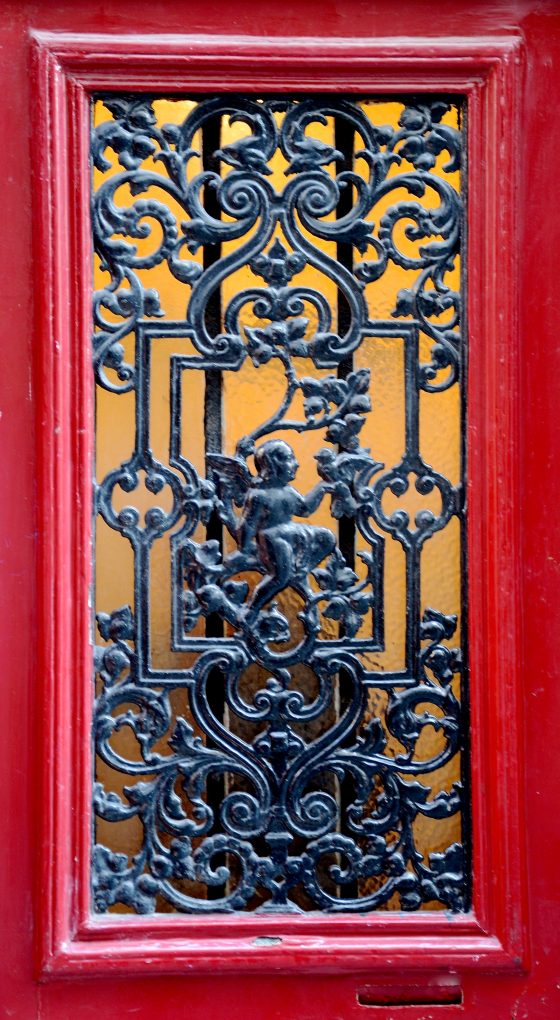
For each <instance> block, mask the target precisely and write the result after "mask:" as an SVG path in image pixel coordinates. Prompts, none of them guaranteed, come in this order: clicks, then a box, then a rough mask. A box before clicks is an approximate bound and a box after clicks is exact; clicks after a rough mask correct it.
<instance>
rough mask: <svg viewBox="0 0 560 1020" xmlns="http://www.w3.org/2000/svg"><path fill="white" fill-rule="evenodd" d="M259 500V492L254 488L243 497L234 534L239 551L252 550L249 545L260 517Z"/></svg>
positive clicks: (246, 551)
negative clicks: (239, 517)
mask: <svg viewBox="0 0 560 1020" xmlns="http://www.w3.org/2000/svg"><path fill="white" fill-rule="evenodd" d="M261 502H262V501H261V493H260V492H258V491H255V490H254V489H250V490H249V492H248V493H247V496H246V498H245V503H244V505H243V514H242V517H241V521H240V523H239V527H238V529H237V533H236V535H235V536H234V537H235V538H236V540H237V544H238V546H239V551H240V552H243V553H248V552H251V551H252V550H251V545H252V543H253V540H254V538H255V535H256V533H257V529H258V526H259V520H260V517H261V511H262V505H261Z"/></svg>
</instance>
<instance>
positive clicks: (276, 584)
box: [245, 535, 294, 624]
mask: <svg viewBox="0 0 560 1020" xmlns="http://www.w3.org/2000/svg"><path fill="white" fill-rule="evenodd" d="M262 538H263V539H264V542H263V544H264V549H263V552H264V555H263V560H264V562H265V565H266V566H267V567H269V569H270V573H268V574H266V575H265V577H263V579H262V581H260V582H259V584H258V585H257V587H256V588H255V590H254V592H253V597H252V599H251V601H250V603H249V606H248V609H247V616H246V617H245V623H246V624H250V623H253V622H254V620H255V618H256V616H257V614H258V613H259V611H260V610H261V609H262V607H263V606H264V605H266V603H267V602H269V601H270V599H272V598H273V597H274V596H275V595H277V594H278V592H279V591H282V590H283V589H284V588H287V587H288V585H289V583H290V581H291V580H292V577H293V573H294V554H293V550H292V547H291V546H290V544H289V543H288V542H287V541H286V540H285V539H283V538H276V537H273V536H272V535H263V536H262ZM272 571H274V573H272Z"/></svg>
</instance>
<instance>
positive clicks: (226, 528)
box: [92, 95, 468, 913]
mask: <svg viewBox="0 0 560 1020" xmlns="http://www.w3.org/2000/svg"><path fill="white" fill-rule="evenodd" d="M461 116H462V113H461V106H460V105H459V104H457V102H456V101H453V102H450V101H447V99H446V98H445V97H443V98H440V97H423V98H408V99H406V100H403V99H395V100H394V101H393V100H391V101H386V100H383V101H377V100H375V99H368V98H356V97H353V98H339V97H332V98H331V97H315V98H309V97H307V98H298V97H295V98H287V97H282V96H265V97H254V96H217V97H210V98H203V99H200V100H195V99H180V100H177V99H165V98H155V99H150V98H146V97H142V96H139V95H138V96H104V97H100V98H99V99H98V101H96V103H95V104H94V132H93V142H92V156H93V163H94V171H93V176H94V197H93V229H94V243H95V252H96V268H95V274H96V292H95V300H94V316H95V333H94V371H95V380H96V428H97V453H96V479H97V482H96V489H95V491H96V513H97V523H96V588H95V607H96V614H97V615H96V623H97V630H96V653H95V655H96V678H97V679H96V683H97V687H96V699H97V700H96V712H95V726H96V748H97V754H98V758H97V773H96V777H95V780H96V782H95V791H94V802H95V809H96V827H95V847H94V856H93V903H94V909H95V910H96V911H99V912H103V911H106V910H110V911H113V912H123V911H124V912H130V911H138V912H140V913H149V912H153V911H155V910H157V911H164V912H165V911H187V912H199V913H201V912H202V913H204V912H210V911H225V910H227V911H232V910H237V911H240V910H260V911H263V910H265V911H266V910H267V911H277V912H282V911H302V910H303V911H308V910H321V911H338V912H343V911H354V912H355V911H370V910H375V909H389V910H399V909H405V910H415V909H419V908H422V909H430V910H437V909H444V908H450V909H452V910H459V911H460V910H465V909H466V908H467V906H468V880H467V877H466V874H465V865H464V859H465V843H466V841H467V832H468V825H467V824H466V823H467V811H466V806H465V801H464V793H462V791H461V783H460V779H461V774H462V772H464V770H465V765H466V763H465V760H464V759H465V752H464V731H465V710H464V708H462V707H461V692H462V690H463V691H464V682H465V681H464V673H463V666H462V661H464V654H463V656H462V654H461V644H462V643H464V642H463V639H462V637H461V618H462V616H464V606H462V604H461V591H462V587H463V583H462V582H463V580H464V578H463V573H462V553H463V547H464V538H463V529H464V504H463V481H464V478H463V475H464V454H463V433H462V413H463V403H464V397H463V391H462V378H463V374H464V365H465V357H464V348H463V346H462V344H461V338H460V333H459V325H460V306H461V286H460V255H461V248H460V245H461V225H462V206H461V174H462V172H463V139H462V130H461ZM463 652H464V649H463ZM467 849H468V848H467Z"/></svg>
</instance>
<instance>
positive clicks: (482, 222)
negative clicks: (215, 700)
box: [32, 32, 529, 978]
mask: <svg viewBox="0 0 560 1020" xmlns="http://www.w3.org/2000/svg"><path fill="white" fill-rule="evenodd" d="M32 51H33V85H34V87H33V92H32V96H33V103H34V106H33V111H32V116H33V126H34V139H35V144H36V145H37V147H38V148H37V151H39V152H41V155H42V159H41V160H40V161H37V162H36V166H37V170H36V176H35V178H34V184H33V200H34V214H35V222H36V232H35V249H34V253H35V265H36V289H37V304H36V313H37V314H36V325H37V335H38V343H39V354H38V357H37V359H36V364H35V379H34V384H35V397H36V406H37V423H38V428H37V443H38V450H37V453H38V460H39V485H38V494H39V503H40V507H39V520H40V521H41V522H42V527H41V533H40V556H39V563H38V590H39V607H38V613H39V647H38V692H39V695H38V701H39V702H40V704H41V711H38V712H37V740H36V741H35V746H36V749H37V758H36V762H35V765H34V768H35V769H36V774H38V775H40V776H41V782H39V783H37V784H36V798H37V800H36V808H37V811H38V814H39V816H40V818H41V835H40V838H39V839H38V841H37V865H36V870H37V885H36V912H37V921H38V923H37V941H36V947H37V955H36V963H37V972H38V974H39V975H40V976H42V977H43V978H47V977H49V976H61V975H68V976H71V975H78V974H89V975H94V974H109V973H113V974H116V973H120V974H134V973H145V970H146V966H147V964H149V966H150V971H151V972H152V973H156V972H159V973H176V974H177V973H184V972H185V971H188V973H203V972H208V971H211V972H213V973H218V972H221V973H227V972H232V971H235V972H237V973H239V972H243V971H244V972H246V973H257V972H267V971H268V972H270V971H274V972H276V973H292V972H294V971H296V970H297V972H298V973H302V972H308V973H319V972H331V973H332V972H358V971H364V970H369V971H373V970H378V969H380V968H381V969H387V968H396V969H398V970H399V971H401V972H402V971H403V970H416V969H418V968H428V967H430V966H431V967H435V968H437V969H441V968H442V967H445V968H451V969H463V968H468V969H472V968H474V969H479V970H518V969H519V968H521V967H524V966H527V965H528V954H529V947H528V932H527V900H526V890H525V882H524V839H523V771H522V759H521V750H522V743H521V736H522V716H521V676H522V659H521V636H520V607H521V598H522V590H521V586H520V566H519V557H518V556H512V553H511V550H512V549H519V548H520V541H519V540H520V533H521V513H520V505H519V500H518V499H517V492H518V489H519V475H520V465H519V456H518V452H519V447H520V436H519V429H520V423H519V410H518V406H517V394H518V391H519V383H518V361H519V335H518V328H517V298H516V294H517V281H518V251H517V246H518V242H517V235H516V224H515V217H514V216H513V215H511V212H512V209H514V203H515V200H516V197H517V190H516V189H517V182H518V160H519V152H518V146H517V130H518V125H519V120H518V118H519V107H520V97H521V93H520V89H521V82H522V77H521V76H522V54H523V47H522V41H521V39H520V37H519V36H518V35H513V34H512V35H511V36H500V37H498V36H496V37H485V38H470V39H465V38H461V39H451V38H447V39H425V38H415V39H410V38H409V39H398V38H395V39H389V38H385V39H383V40H371V39H362V40H351V39H338V40H333V39H329V40H325V39H314V38H305V39H296V40H293V39H282V38H275V39H272V38H271V39H267V40H264V41H263V40H261V39H253V38H250V37H243V38H240V37H235V36H231V37H227V36H214V37H212V36H208V37H203V36H198V37H188V36H141V35H137V36H134V35H130V36H128V35H106V36H103V35H77V34H59V33H44V32H37V33H33V38H32ZM279 86H281V87H282V88H283V89H294V90H299V91H304V90H309V91H314V92H321V93H325V92H329V91H330V92H335V93H336V92H367V93H369V94H370V95H374V96H376V95H383V94H387V93H390V92H393V93H394V92H398V93H400V94H403V93H420V92H438V93H440V94H441V93H445V94H448V93H449V94H460V95H462V96H465V97H466V100H467V110H468V114H467V115H468V160H469V167H470V176H469V182H468V187H469V195H468V228H469V231H470V232H471V234H472V236H474V237H475V238H476V239H477V250H476V256H475V254H474V253H473V252H472V251H471V252H470V254H469V257H468V275H469V293H468V318H469V323H468V335H469V346H470V354H469V373H470V374H469V380H468V383H467V385H468V391H469V395H468V399H469V421H468V443H469V450H470V460H469V480H468V522H467V530H468V591H469V607H470V610H469V646H470V662H471V670H470V699H471V700H470V714H471V755H470V761H471V783H472V812H473V904H474V905H473V911H472V912H471V913H470V914H469V915H464V916H461V917H456V916H454V917H449V916H447V915H445V914H437V915H435V914H430V915H426V914H424V915H422V914H420V915H415V916H404V915H402V914H395V915H389V914H387V913H385V914H383V915H380V914H369V915H365V916H363V917H359V918H355V917H349V918H346V917H344V918H342V917H337V918H334V919H333V918H331V917H318V916H317V915H316V914H310V915H306V916H305V917H303V918H300V917H298V918H291V917H286V918H284V917H282V918H274V919H271V918H266V917H263V916H259V917H247V916H243V917H232V918H222V917H217V918H206V919H204V921H203V922H202V923H201V921H200V920H199V919H197V918H189V917H185V916H179V917H167V916H162V917H159V918H156V919H154V918H150V919H149V920H147V919H146V918H142V917H126V918H119V919H118V921H116V920H114V919H111V920H109V921H107V920H106V919H102V920H98V919H96V920H94V919H92V918H91V917H90V916H89V914H88V900H89V846H90V838H91V836H90V811H91V806H90V754H91V749H90V723H91V689H92V688H91V684H92V678H91V633H90V609H89V599H90V582H91V535H90V534H89V529H88V522H89V521H90V519H91V513H90V507H91V491H90V489H91V465H92V437H93V431H92V426H93V415H92V403H91V395H90V393H89V390H90V385H89V379H90V344H89V330H90V294H91V291H90V280H91V255H90V233H89V172H90V166H89V99H90V96H91V94H92V93H94V92H98V91H101V90H110V91H133V90H134V91H145V92H152V93H153V92H154V91H157V92H160V93H162V92H168V93H172V92H187V91H190V92H205V91H206V92H207V91H208V90H210V89H212V90H215V91H230V90H231V91H257V90H259V91H267V90H270V91H274V90H275V89H276V90H278V88H279ZM488 151H491V152H494V153H499V159H498V158H496V159H494V160H493V159H488V158H487V154H488ZM496 518H499V519H500V521H501V528H500V530H499V532H498V533H497V534H496V533H495V531H494V530H493V529H492V528H491V527H489V526H488V522H489V521H490V520H493V519H496ZM504 592H507V597H504ZM490 678H491V682H488V680H489V679H490ZM487 719H491V720H492V726H491V727H489V726H488V725H485V720H487ZM68 790H71V791H73V797H72V802H71V801H70V799H69V798H68V796H67V794H66V792H65V791H68ZM263 934H266V935H271V936H277V937H278V938H279V939H280V941H279V942H275V943H274V945H266V946H265V945H262V943H259V940H258V936H259V935H261V936H262V935H263Z"/></svg>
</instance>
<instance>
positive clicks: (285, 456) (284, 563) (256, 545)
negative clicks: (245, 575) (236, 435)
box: [208, 439, 336, 626]
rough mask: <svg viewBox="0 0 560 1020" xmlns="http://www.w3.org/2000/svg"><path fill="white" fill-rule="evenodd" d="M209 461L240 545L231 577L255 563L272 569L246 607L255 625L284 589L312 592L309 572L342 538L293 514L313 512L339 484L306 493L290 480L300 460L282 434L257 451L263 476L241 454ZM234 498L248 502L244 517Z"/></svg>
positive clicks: (222, 509)
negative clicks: (245, 461)
mask: <svg viewBox="0 0 560 1020" xmlns="http://www.w3.org/2000/svg"><path fill="white" fill-rule="evenodd" d="M208 463H209V466H210V468H211V469H212V470H213V472H214V474H215V476H217V481H218V492H219V494H220V499H221V502H220V505H219V508H218V511H219V514H220V517H221V519H222V521H223V522H224V524H225V525H226V527H227V528H228V530H229V532H230V534H231V535H232V536H233V537H234V538H235V540H236V542H237V545H238V551H237V552H235V553H234V554H233V555H232V556H230V557H228V559H227V560H226V561H225V562H224V567H226V568H227V571H228V574H229V575H230V576H231V574H232V573H233V572H234V571H241V570H250V569H254V567H255V566H259V567H260V568H261V569H262V568H264V570H265V571H266V573H265V575H264V577H263V579H262V580H261V581H260V582H259V584H258V585H257V586H256V588H255V590H254V592H253V594H252V597H251V599H250V600H249V603H248V605H247V607H246V610H245V616H244V620H243V623H244V625H245V626H250V625H251V624H252V623H254V621H255V619H256V617H257V615H258V613H259V611H260V610H261V609H262V608H263V607H264V606H265V605H266V604H267V602H269V601H270V600H271V599H272V598H273V597H274V596H275V595H277V594H278V592H280V591H283V589H285V588H288V587H295V588H298V589H299V590H300V591H301V592H302V593H304V594H308V595H311V594H312V589H311V587H310V585H309V580H308V575H309V573H310V572H311V571H312V570H313V569H314V568H315V567H317V566H318V564H319V563H321V561H322V560H324V559H325V557H326V556H328V555H329V554H330V553H332V552H333V551H334V549H335V547H336V539H335V536H334V535H333V533H332V531H329V529H328V528H321V527H317V526H316V525H312V524H300V523H298V522H296V521H294V520H293V517H309V516H310V515H311V514H312V513H314V511H315V510H316V509H317V507H318V506H319V504H320V503H321V500H322V499H323V496H324V495H325V493H327V492H333V491H334V489H335V486H334V485H333V484H332V483H326V482H319V483H318V485H316V486H315V487H314V488H313V489H312V490H311V492H309V493H308V494H307V496H302V495H301V493H299V492H298V491H297V489H294V488H293V487H292V486H291V485H290V482H291V481H293V479H294V478H295V476H296V473H297V470H298V467H299V465H298V462H297V460H296V458H295V456H294V452H293V450H292V448H291V446H289V445H288V443H285V442H284V441H283V440H281V439H271V440H268V441H267V442H265V443H263V444H262V446H260V447H259V448H258V449H257V450H256V452H255V467H256V469H257V472H258V477H257V478H254V477H253V476H252V475H251V473H250V472H249V469H248V468H247V466H246V464H245V463H244V461H242V460H241V459H240V458H237V457H236V458H230V457H221V456H218V455H212V456H211V457H209V458H208ZM233 502H236V503H237V505H238V506H242V512H241V516H240V517H239V516H238V515H237V514H236V513H235V511H234V509H233Z"/></svg>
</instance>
